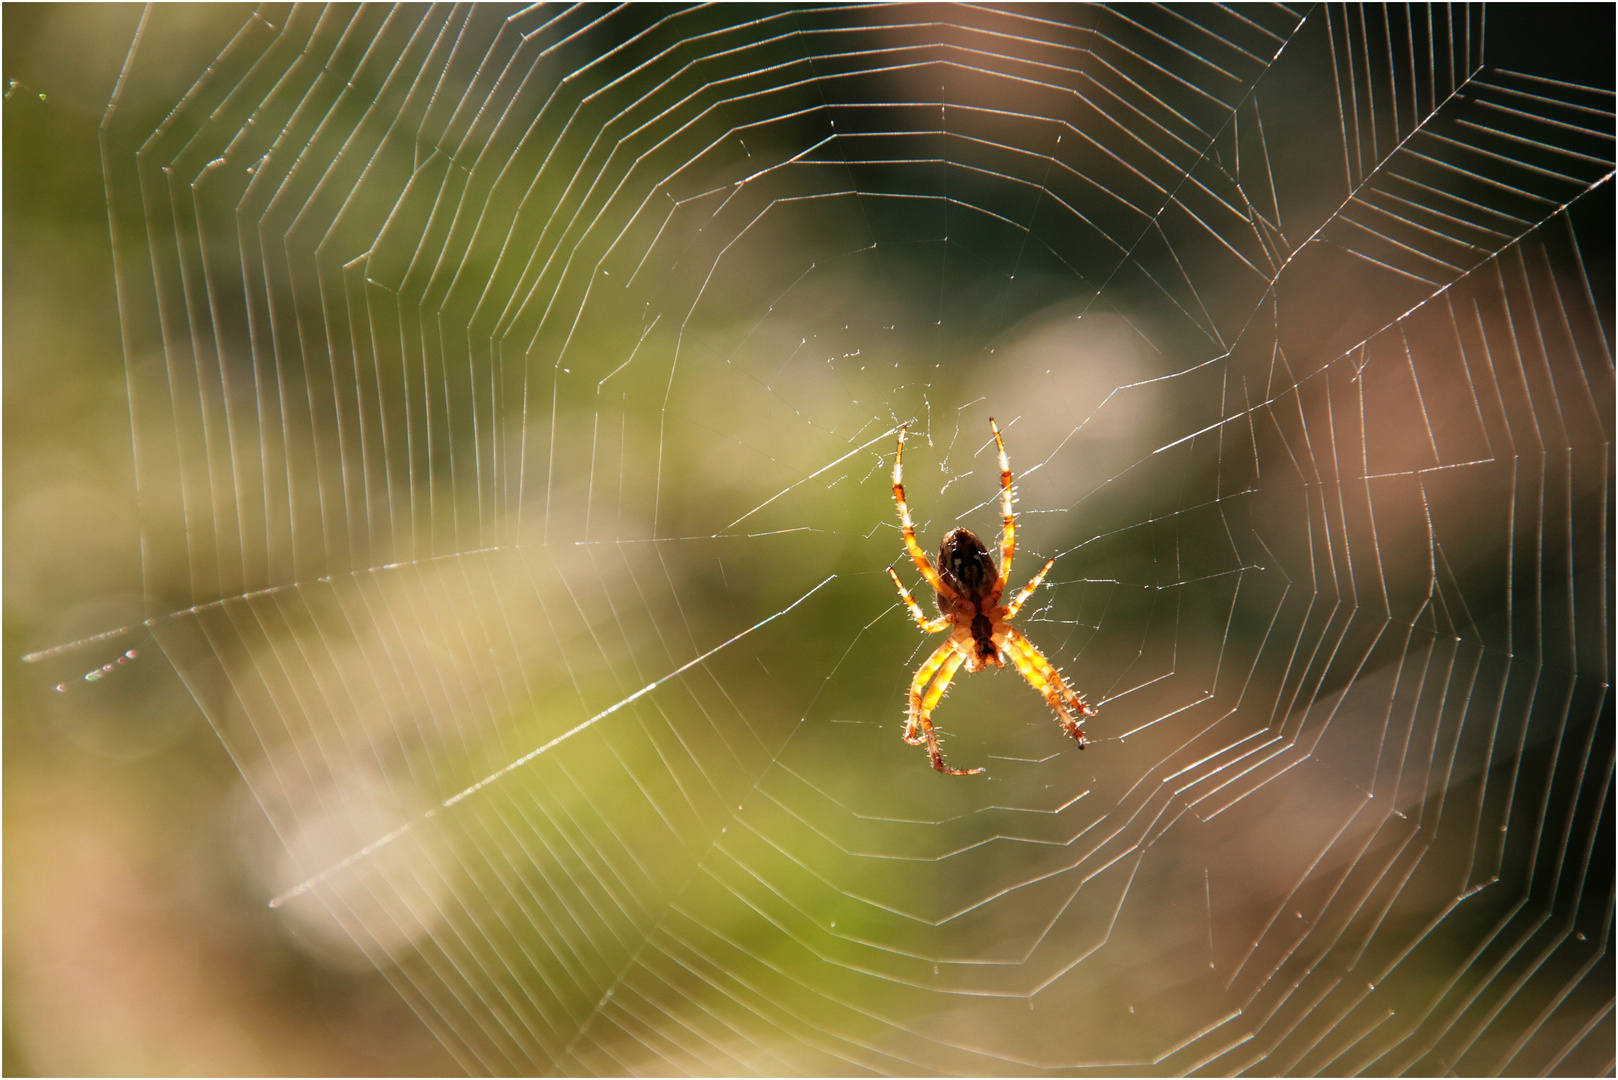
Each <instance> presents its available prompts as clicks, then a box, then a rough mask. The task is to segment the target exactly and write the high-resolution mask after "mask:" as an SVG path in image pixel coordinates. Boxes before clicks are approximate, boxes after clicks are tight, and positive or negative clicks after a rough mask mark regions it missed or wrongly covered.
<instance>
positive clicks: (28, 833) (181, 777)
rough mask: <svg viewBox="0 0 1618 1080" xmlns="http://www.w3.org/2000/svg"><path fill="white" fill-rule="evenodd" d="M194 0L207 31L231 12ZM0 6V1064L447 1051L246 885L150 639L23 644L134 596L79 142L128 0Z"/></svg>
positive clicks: (130, 511)
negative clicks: (0, 139) (1, 416)
mask: <svg viewBox="0 0 1618 1080" xmlns="http://www.w3.org/2000/svg"><path fill="white" fill-rule="evenodd" d="M192 15H193V17H194V18H195V19H197V20H198V22H199V34H198V37H199V40H200V41H201V42H202V43H203V44H204V45H206V44H207V43H208V42H209V41H210V40H211V37H210V35H209V34H208V33H206V30H207V29H208V27H207V26H205V25H201V24H206V23H216V24H217V25H218V26H220V27H228V26H230V25H232V24H233V23H234V24H238V25H239V23H240V21H241V19H242V16H243V11H242V9H239V8H226V7H212V6H199V7H197V8H195V9H194V11H193V12H192ZM3 17H4V79H5V84H6V92H5V146H4V152H5V158H4V161H5V171H4V197H5V217H4V241H5V256H4V260H5V261H4V270H5V309H4V315H5V323H4V334H5V337H4V343H5V344H4V347H5V489H4V505H5V579H4V582H5V595H4V600H5V629H4V651H5V667H4V671H5V686H4V688H5V699H4V704H5V713H4V724H5V729H4V731H5V735H4V739H5V741H4V779H5V789H4V795H5V802H4V813H5V849H4V850H5V864H4V868H5V894H4V901H5V933H4V947H5V966H4V971H5V980H4V1008H5V1013H4V1019H5V1029H4V1062H3V1065H4V1069H5V1072H6V1073H7V1074H8V1075H14V1076H15V1075H29V1074H59V1075H95V1074H131V1073H133V1074H165V1073H166V1074H241V1073H249V1074H251V1073H315V1074H358V1075H365V1074H390V1073H406V1074H412V1073H442V1072H454V1071H458V1070H456V1067H455V1064H454V1062H453V1061H452V1059H450V1058H449V1057H448V1055H446V1054H445V1053H444V1052H443V1050H442V1049H441V1048H440V1047H439V1045H438V1043H437V1042H436V1041H435V1040H434V1039H433V1038H432V1036H431V1035H430V1033H429V1032H428V1031H427V1030H426V1028H425V1027H423V1025H422V1024H421V1023H420V1021H418V1020H417V1019H416V1017H415V1016H414V1015H412V1013H411V1012H410V1011H409V1009H408V1008H407V1007H406V1006H405V1005H404V1004H403V1003H402V1001H401V1000H400V999H399V997H398V996H397V994H395V992H394V991H393V990H392V988H391V987H390V986H389V985H388V984H387V982H386V981H385V980H384V979H383V978H382V976H381V975H379V974H378V973H377V972H376V971H374V970H373V969H371V968H370V967H369V966H363V967H356V966H355V965H354V964H353V962H352V961H348V962H345V963H333V962H332V961H331V960H330V959H329V958H322V957H319V956H312V955H311V954H310V949H311V948H313V946H306V945H305V944H304V943H300V942H299V941H297V940H295V939H294V938H293V937H292V936H291V932H290V931H289V929H288V927H287V924H286V922H285V920H280V919H278V918H277V917H276V915H275V913H274V912H271V911H270V910H268V909H267V908H266V907H265V897H263V896H261V895H259V890H257V889H255V888H253V887H251V886H250V885H249V881H250V878H249V875H248V874H247V872H246V869H245V868H244V867H243V866H242V865H241V862H242V857H241V855H240V854H239V853H240V852H242V851H243V850H252V849H253V847H254V846H255V844H254V843H253V842H252V841H254V840H256V839H257V838H258V836H259V834H266V835H264V836H263V841H264V842H267V843H274V839H273V837H272V836H269V835H267V834H268V827H267V826H266V825H265V823H264V819H263V815H262V814H261V813H260V812H259V810H258V808H257V807H256V806H255V805H254V804H252V802H251V801H250V799H248V798H247V797H246V795H245V794H244V791H243V788H242V785H241V782H240V779H239V777H238V774H237V772H236V770H235V768H234V766H233V765H232V763H231V761H230V759H229V757H228V756H227V755H226V753H225V752H224V750H223V749H222V748H221V746H220V744H219V741H218V740H217V739H216V738H215V736H214V734H213V733H212V731H211V730H210V729H209V727H208V725H207V723H206V721H205V720H204V718H203V716H202V714H201V713H200V712H199V711H198V709H197V707H196V705H195V703H194V702H193V701H192V700H191V697H190V695H189V694H188V693H187V692H186V690H185V687H184V686H183V684H182V683H181V682H180V680H179V679H178V678H177V677H176V675H175V674H174V672H173V670H172V669H171V668H170V667H169V666H168V665H167V663H166V662H165V660H164V658H163V656H162V654H161V653H160V651H159V650H158V649H157V648H156V647H155V645H154V644H153V643H152V642H151V641H150V640H149V639H143V638H142V637H141V635H140V634H138V633H136V634H130V635H126V636H124V637H122V638H117V639H112V640H107V641H103V642H99V643H96V644H93V645H89V646H86V647H83V648H79V649H75V650H71V651H69V652H66V653H63V654H59V655H57V656H54V657H52V658H50V659H48V660H45V661H42V662H36V663H23V662H22V660H21V657H22V656H23V655H25V654H27V653H29V652H31V651H35V650H39V649H44V648H49V647H51V646H55V645H59V644H62V643H64V642H70V641H74V640H77V639H79V638H81V637H83V636H85V635H88V634H93V633H98V632H101V631H104V630H108V629H111V628H114V627H118V626H123V625H128V624H138V623H139V621H140V620H141V618H143V617H144V613H143V612H142V609H141V600H140V597H141V596H142V595H143V583H142V582H141V580H140V569H139V567H140V559H139V543H140V538H139V535H138V533H137V529H136V515H135V509H136V502H135V500H136V493H135V490H134V481H133V474H132V469H131V464H130V462H131V435H130V426H129V417H128V410H127V404H126V401H127V398H126V390H125V381H124V357H123V352H122V345H121V341H120V334H119V314H118V297H117V292H116V282H115V278H114V274H113V262H112V252H111V247H110V240H109V234H108V225H107V211H106V202H105V197H104V191H103V176H102V170H101V162H100V157H99V147H98V142H97V129H98V126H99V124H100V123H101V119H102V116H103V113H104V110H105V108H106V104H107V102H108V100H109V96H110V95H111V94H112V92H113V89H114V86H115V84H116V80H117V77H118V72H119V69H120V66H121V65H122V63H123V60H124V56H125V54H126V52H127V50H128V48H129V43H130V41H131V38H132V36H133V35H134V34H135V32H136V29H137V26H138V25H139V23H140V20H141V17H142V9H141V8H140V7H139V6H137V5H89V4H87V5H76V4H75V5H19V4H8V5H6V7H5V9H4V16H3ZM177 59H178V61H179V62H177V63H176V65H175V68H176V78H180V77H182V73H183V71H184V70H185V69H186V67H187V65H186V63H185V62H183V61H184V59H185V58H177ZM129 650H133V651H134V652H135V653H136V654H137V658H135V659H133V660H129V661H128V662H127V663H125V664H124V665H122V666H118V665H116V663H115V661H116V660H117V659H118V658H119V657H120V656H124V655H125V654H126V653H127V652H128V651H129ZM108 663H114V670H113V671H112V672H111V673H109V674H108V675H107V677H106V678H105V679H104V680H102V681H98V682H86V681H85V680H84V678H83V676H84V674H85V673H86V672H88V671H92V670H95V669H97V668H99V667H101V665H103V664H108ZM58 685H61V686H63V687H65V688H66V689H65V691H57V690H56V689H55V687H56V686H58ZM244 837H245V839H247V840H248V841H249V842H247V843H244Z"/></svg>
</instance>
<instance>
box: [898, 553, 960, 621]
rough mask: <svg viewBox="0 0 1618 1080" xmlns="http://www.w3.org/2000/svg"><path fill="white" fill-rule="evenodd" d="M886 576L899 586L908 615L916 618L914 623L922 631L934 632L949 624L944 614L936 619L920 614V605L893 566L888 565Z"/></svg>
mask: <svg viewBox="0 0 1618 1080" xmlns="http://www.w3.org/2000/svg"><path fill="white" fill-rule="evenodd" d="M888 576H889V577H890V578H892V579H893V583H894V584H895V585H897V586H898V587H899V595H900V597H902V598H903V599H904V602H905V607H907V608H909V609H910V615H911V617H912V618H914V619H915V620H916V625H917V626H919V627H921V632H922V633H924V634H936V633H938V632H939V631H940V630H942V629H944V628H945V627H947V626H948V625H949V619H948V617H946V616H943V615H940V616H939V617H938V618H936V619H929V618H928V617H927V616H926V615H924V614H922V610H921V606H920V605H919V604H917V603H916V598H915V597H914V596H911V595H910V590H909V589H907V588H905V583H904V582H902V581H900V580H899V575H898V574H896V573H894V572H893V567H891V566H890V567H888Z"/></svg>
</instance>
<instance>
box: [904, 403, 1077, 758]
mask: <svg viewBox="0 0 1618 1080" xmlns="http://www.w3.org/2000/svg"><path fill="white" fill-rule="evenodd" d="M989 427H990V428H992V429H993V431H994V445H995V447H996V448H997V449H998V450H999V453H1000V509H1001V511H1002V513H1003V515H1004V519H1005V525H1004V529H1003V531H1002V533H1001V536H1000V566H999V567H998V569H997V568H996V567H995V565H994V557H993V556H992V555H990V554H989V549H988V548H987V547H985V546H984V544H983V541H982V540H979V539H978V538H977V535H976V534H975V533H973V532H972V531H971V530H969V529H952V530H950V531H949V532H948V533H946V534H945V536H944V540H943V543H941V544H939V546H938V566H937V568H934V566H933V564H932V563H930V562H928V561H927V553H926V552H925V551H922V550H921V545H920V544H918V543H917V542H916V527H915V526H914V525H913V524H911V521H910V507H909V506H907V505H906V504H905V487H904V452H905V430H906V429H905V428H903V427H901V428H900V429H899V449H898V452H897V453H896V454H895V455H894V458H893V500H894V502H896V503H897V504H898V506H899V524H900V525H901V526H902V528H903V532H904V541H905V549H906V550H907V551H908V552H909V553H910V558H911V560H912V561H914V562H915V564H916V569H918V570H920V571H921V576H922V577H923V578H925V579H926V580H927V584H929V585H931V586H932V587H933V589H934V591H935V592H936V593H937V594H938V611H939V615H938V618H936V619H929V618H927V616H926V615H923V614H922V611H921V608H920V607H919V606H917V604H916V600H915V597H913V596H911V595H910V590H909V589H906V588H905V586H904V582H902V581H900V580H899V575H898V574H897V573H895V572H894V570H893V567H891V566H890V567H888V576H889V577H891V578H893V583H894V584H895V585H896V586H898V588H899V595H900V596H901V597H903V598H904V602H905V606H906V607H907V608H909V609H910V614H911V616H912V617H913V618H914V619H915V620H916V623H917V625H919V626H920V627H921V628H922V630H924V631H926V632H927V633H929V634H934V633H937V632H938V631H940V630H946V629H947V630H950V631H951V633H950V636H949V640H948V641H946V642H944V644H942V645H940V646H939V647H938V648H937V649H936V650H935V651H934V652H933V654H932V655H931V656H929V657H928V658H927V660H926V661H925V662H924V663H923V664H922V665H921V667H920V668H919V669H918V670H917V671H916V677H915V678H914V679H912V680H911V683H910V714H909V719H908V720H907V721H906V722H905V733H904V738H905V742H907V743H911V744H912V745H920V744H922V743H926V744H927V753H928V755H929V756H930V757H931V758H932V762H933V768H935V769H937V770H938V771H939V772H942V773H950V774H952V775H955V776H965V775H968V774H970V773H980V772H982V771H983V770H982V769H952V768H950V767H949V766H948V765H945V764H944V755H943V754H942V753H941V752H940V751H939V749H938V735H937V733H936V732H934V731H933V721H932V712H933V709H934V708H935V707H936V706H937V705H938V702H939V700H940V699H941V698H943V696H944V691H945V690H946V689H947V688H948V687H949V681H950V680H951V679H953V678H954V677H955V672H956V671H958V670H960V668H961V666H962V665H965V667H966V670H967V671H969V672H972V671H981V670H983V668H985V667H988V666H993V667H1004V666H1005V663H1006V661H1007V660H1010V661H1011V662H1012V664H1013V665H1014V666H1015V667H1016V668H1017V671H1018V672H1019V673H1020V674H1021V675H1022V677H1023V678H1025V679H1027V680H1028V684H1029V685H1030V686H1032V687H1033V688H1034V689H1035V690H1038V691H1039V692H1040V693H1041V694H1043V695H1044V696H1045V700H1046V701H1047V702H1049V703H1050V706H1051V708H1053V709H1055V710H1056V715H1057V717H1058V719H1060V720H1061V723H1062V729H1063V730H1064V731H1066V732H1067V733H1068V734H1069V735H1071V736H1073V738H1074V739H1075V740H1076V741H1077V742H1078V744H1079V749H1081V750H1082V749H1084V727H1083V723H1084V721H1083V719H1082V718H1084V717H1090V716H1094V715H1095V714H1096V711H1095V708H1094V707H1093V706H1091V705H1088V704H1086V703H1085V701H1084V699H1083V698H1081V697H1080V696H1079V695H1077V694H1075V693H1074V692H1073V691H1072V690H1071V689H1069V688H1068V685H1067V683H1065V682H1063V681H1062V676H1061V675H1060V674H1059V673H1058V672H1057V670H1056V669H1055V668H1054V667H1052V666H1051V663H1050V661H1049V660H1046V659H1045V657H1044V654H1042V653H1041V652H1040V651H1039V650H1038V649H1037V648H1035V647H1034V643H1033V642H1031V641H1029V640H1028V639H1027V638H1026V637H1024V636H1023V635H1022V632H1021V631H1019V630H1017V629H1015V628H1014V627H1012V626H1011V625H1010V623H1011V620H1012V619H1014V618H1016V616H1017V612H1019V611H1021V610H1022V606H1023V603H1024V602H1025V601H1026V600H1027V599H1028V598H1029V596H1031V595H1033V592H1034V590H1035V589H1037V588H1039V583H1040V582H1041V581H1043V580H1045V575H1046V574H1047V573H1048V572H1049V571H1050V568H1051V567H1052V566H1054V565H1056V560H1055V559H1052V560H1051V561H1050V562H1048V563H1046V564H1045V568H1044V569H1043V570H1041V571H1040V572H1039V573H1037V574H1035V575H1034V579H1033V580H1032V581H1030V582H1029V583H1028V584H1027V585H1026V586H1025V587H1024V588H1023V590H1022V591H1021V592H1019V593H1018V594H1017V595H1016V596H1015V597H1013V598H1012V601H1011V603H1009V604H1006V605H1005V606H1004V607H1002V606H1001V605H1000V598H1001V596H1002V595H1004V593H1005V591H1006V578H1007V576H1008V575H1009V574H1010V573H1011V559H1012V556H1013V555H1015V554H1016V551H1017V541H1016V534H1017V523H1016V517H1015V515H1014V514H1013V513H1012V510H1011V503H1012V491H1011V465H1010V463H1009V462H1008V461H1007V460H1006V444H1005V443H1004V442H1003V441H1002V440H1001V438H1000V427H999V425H997V424H996V423H995V422H994V420H993V419H991V420H990V421H989ZM1075 713H1077V714H1078V716H1077V717H1075V715H1074V714H1075Z"/></svg>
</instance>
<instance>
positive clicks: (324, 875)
mask: <svg viewBox="0 0 1618 1080" xmlns="http://www.w3.org/2000/svg"><path fill="white" fill-rule="evenodd" d="M836 577H837V575H836V574H832V575H830V576H829V577H827V578H826V579H825V580H824V581H822V582H821V583H820V584H819V585H816V586H815V587H814V588H812V589H810V590H809V591H808V592H806V593H804V594H803V595H802V596H800V597H798V598H797V599H796V600H794V601H792V603H790V604H788V605H787V606H786V607H784V608H782V609H781V610H780V611H777V612H776V613H775V614H774V615H768V616H766V617H764V618H762V619H760V620H759V621H758V622H756V623H754V624H753V625H752V626H749V627H748V628H747V629H746V630H743V631H742V632H741V633H739V634H736V635H735V636H734V637H731V638H727V639H726V640H724V641H721V642H720V643H719V644H718V645H715V646H714V647H713V648H711V649H709V650H708V651H707V652H705V653H703V654H702V655H701V656H698V657H694V658H693V659H690V660H687V661H686V662H685V663H683V664H681V665H680V666H679V667H677V668H675V669H674V670H673V671H671V672H669V673H668V674H667V675H664V676H663V677H661V678H658V679H653V680H652V681H651V682H649V683H647V684H646V685H645V686H643V687H641V688H640V689H639V690H636V691H635V692H634V693H633V694H630V695H629V696H628V697H626V698H621V699H620V700H618V701H617V702H614V703H613V704H612V705H609V706H607V707H606V708H605V709H602V710H601V711H600V712H598V713H596V714H595V715H594V716H592V717H590V719H588V720H585V721H583V722H582V723H579V724H578V725H576V726H574V727H572V728H570V729H568V730H567V731H564V732H562V734H560V735H558V736H556V738H554V739H552V740H551V741H550V742H548V743H545V744H544V745H543V746H538V747H535V748H534V749H532V750H530V751H528V753H526V754H524V755H523V756H522V757H520V758H518V759H517V760H516V761H513V762H512V763H511V764H509V765H506V766H504V767H503V768H500V769H497V770H495V771H494V772H492V773H490V774H489V775H488V776H485V777H484V778H483V779H482V780H479V781H478V782H477V783H475V784H473V785H472V786H470V787H468V788H464V789H462V790H461V791H458V792H456V793H455V794H454V795H451V796H450V797H449V798H447V799H445V800H444V801H443V802H441V803H439V804H438V805H437V806H434V807H432V808H430V809H429V810H428V811H427V812H426V813H424V814H422V815H421V817H419V818H417V819H416V820H415V821H407V822H405V823H404V824H403V825H401V826H399V827H398V828H397V829H394V830H393V831H392V832H390V833H388V834H387V835H385V836H382V837H379V838H377V839H376V840H373V841H371V843H369V844H367V845H365V846H364V847H362V848H360V849H359V850H358V851H356V852H355V853H354V854H352V855H350V856H348V858H346V859H343V860H342V861H341V862H338V863H335V864H334V865H332V866H329V867H327V868H326V869H325V870H322V871H321V872H320V873H318V874H316V875H315V876H314V877H312V878H309V879H308V880H306V881H304V882H303V883H302V884H300V885H297V886H295V887H294V888H292V889H289V890H288V891H286V892H284V893H282V894H281V895H280V896H277V897H276V898H275V899H273V900H271V901H270V907H272V908H275V907H280V906H281V905H282V904H284V903H286V902H287V901H288V900H293V899H296V898H297V897H299V896H302V895H303V894H304V893H306V892H308V891H309V890H310V889H312V888H314V887H315V886H316V885H319V884H321V883H323V882H324V881H326V880H327V879H328V878H330V877H332V876H333V875H335V874H339V873H341V872H342V871H344V870H347V869H348V868H349V867H350V866H353V865H354V864H355V863H357V862H359V861H360V860H362V859H366V858H369V857H370V856H371V855H373V854H375V853H376V852H378V851H380V850H381V849H382V848H384V847H386V846H387V845H389V844H391V843H393V841H395V840H397V839H399V837H401V836H403V835H404V834H405V833H407V832H409V831H410V830H411V829H413V828H414V827H415V826H417V825H419V824H421V823H422V822H423V821H426V820H427V819H429V818H432V817H435V816H437V814H438V812H439V811H440V810H447V809H449V808H450V807H452V806H454V805H455V804H456V803H458V802H460V801H461V800H462V799H464V798H466V797H467V796H469V795H471V794H473V793H474V792H477V791H479V790H481V789H482V788H485V787H488V786H489V785H490V784H492V783H494V782H495V781H497V780H499V779H501V778H502V777H504V776H505V775H506V774H507V773H510V772H514V771H516V770H517V769H520V768H521V767H522V766H524V765H526V764H528V763H529V762H530V761H532V760H534V759H535V758H537V757H539V756H540V755H541V754H543V753H545V752H546V751H548V750H552V749H555V748H556V747H558V746H560V745H561V744H562V743H564V742H566V741H567V740H569V739H571V738H572V737H573V736H575V735H577V734H578V733H579V732H581V731H583V730H584V729H585V728H588V727H591V726H592V725H594V724H595V723H596V721H598V720H603V719H605V718H607V717H609V716H611V715H612V714H613V713H615V712H617V711H618V710H619V709H621V708H623V707H624V706H625V705H628V704H629V703H630V702H632V701H635V700H636V699H638V698H641V697H644V696H646V695H647V694H649V693H651V692H652V691H653V690H656V689H657V688H658V687H659V686H662V685H663V684H664V683H666V682H668V681H669V680H670V679H672V678H674V677H675V676H676V675H681V674H684V673H685V672H687V671H689V670H691V669H692V668H694V667H696V666H697V665H698V664H700V663H702V662H703V661H704V660H706V659H708V658H709V657H710V656H712V655H714V654H715V653H717V652H719V651H720V650H721V649H724V648H726V647H728V646H730V645H734V644H735V643H736V642H738V641H740V640H741V639H742V638H744V637H746V636H747V635H748V634H751V633H752V632H753V631H754V630H757V629H759V628H760V627H762V626H764V625H766V624H768V623H772V622H774V621H775V620H776V619H779V618H780V617H781V616H783V615H785V614H786V613H787V612H789V611H791V610H792V609H793V608H795V607H797V606H798V605H799V604H801V603H803V602H804V601H805V600H807V599H809V598H810V597H811V596H813V595H814V594H815V593H817V592H819V591H820V590H821V589H822V588H824V587H825V586H826V585H827V584H828V583H830V582H831V581H832V580H833V579H834V578H836Z"/></svg>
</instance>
